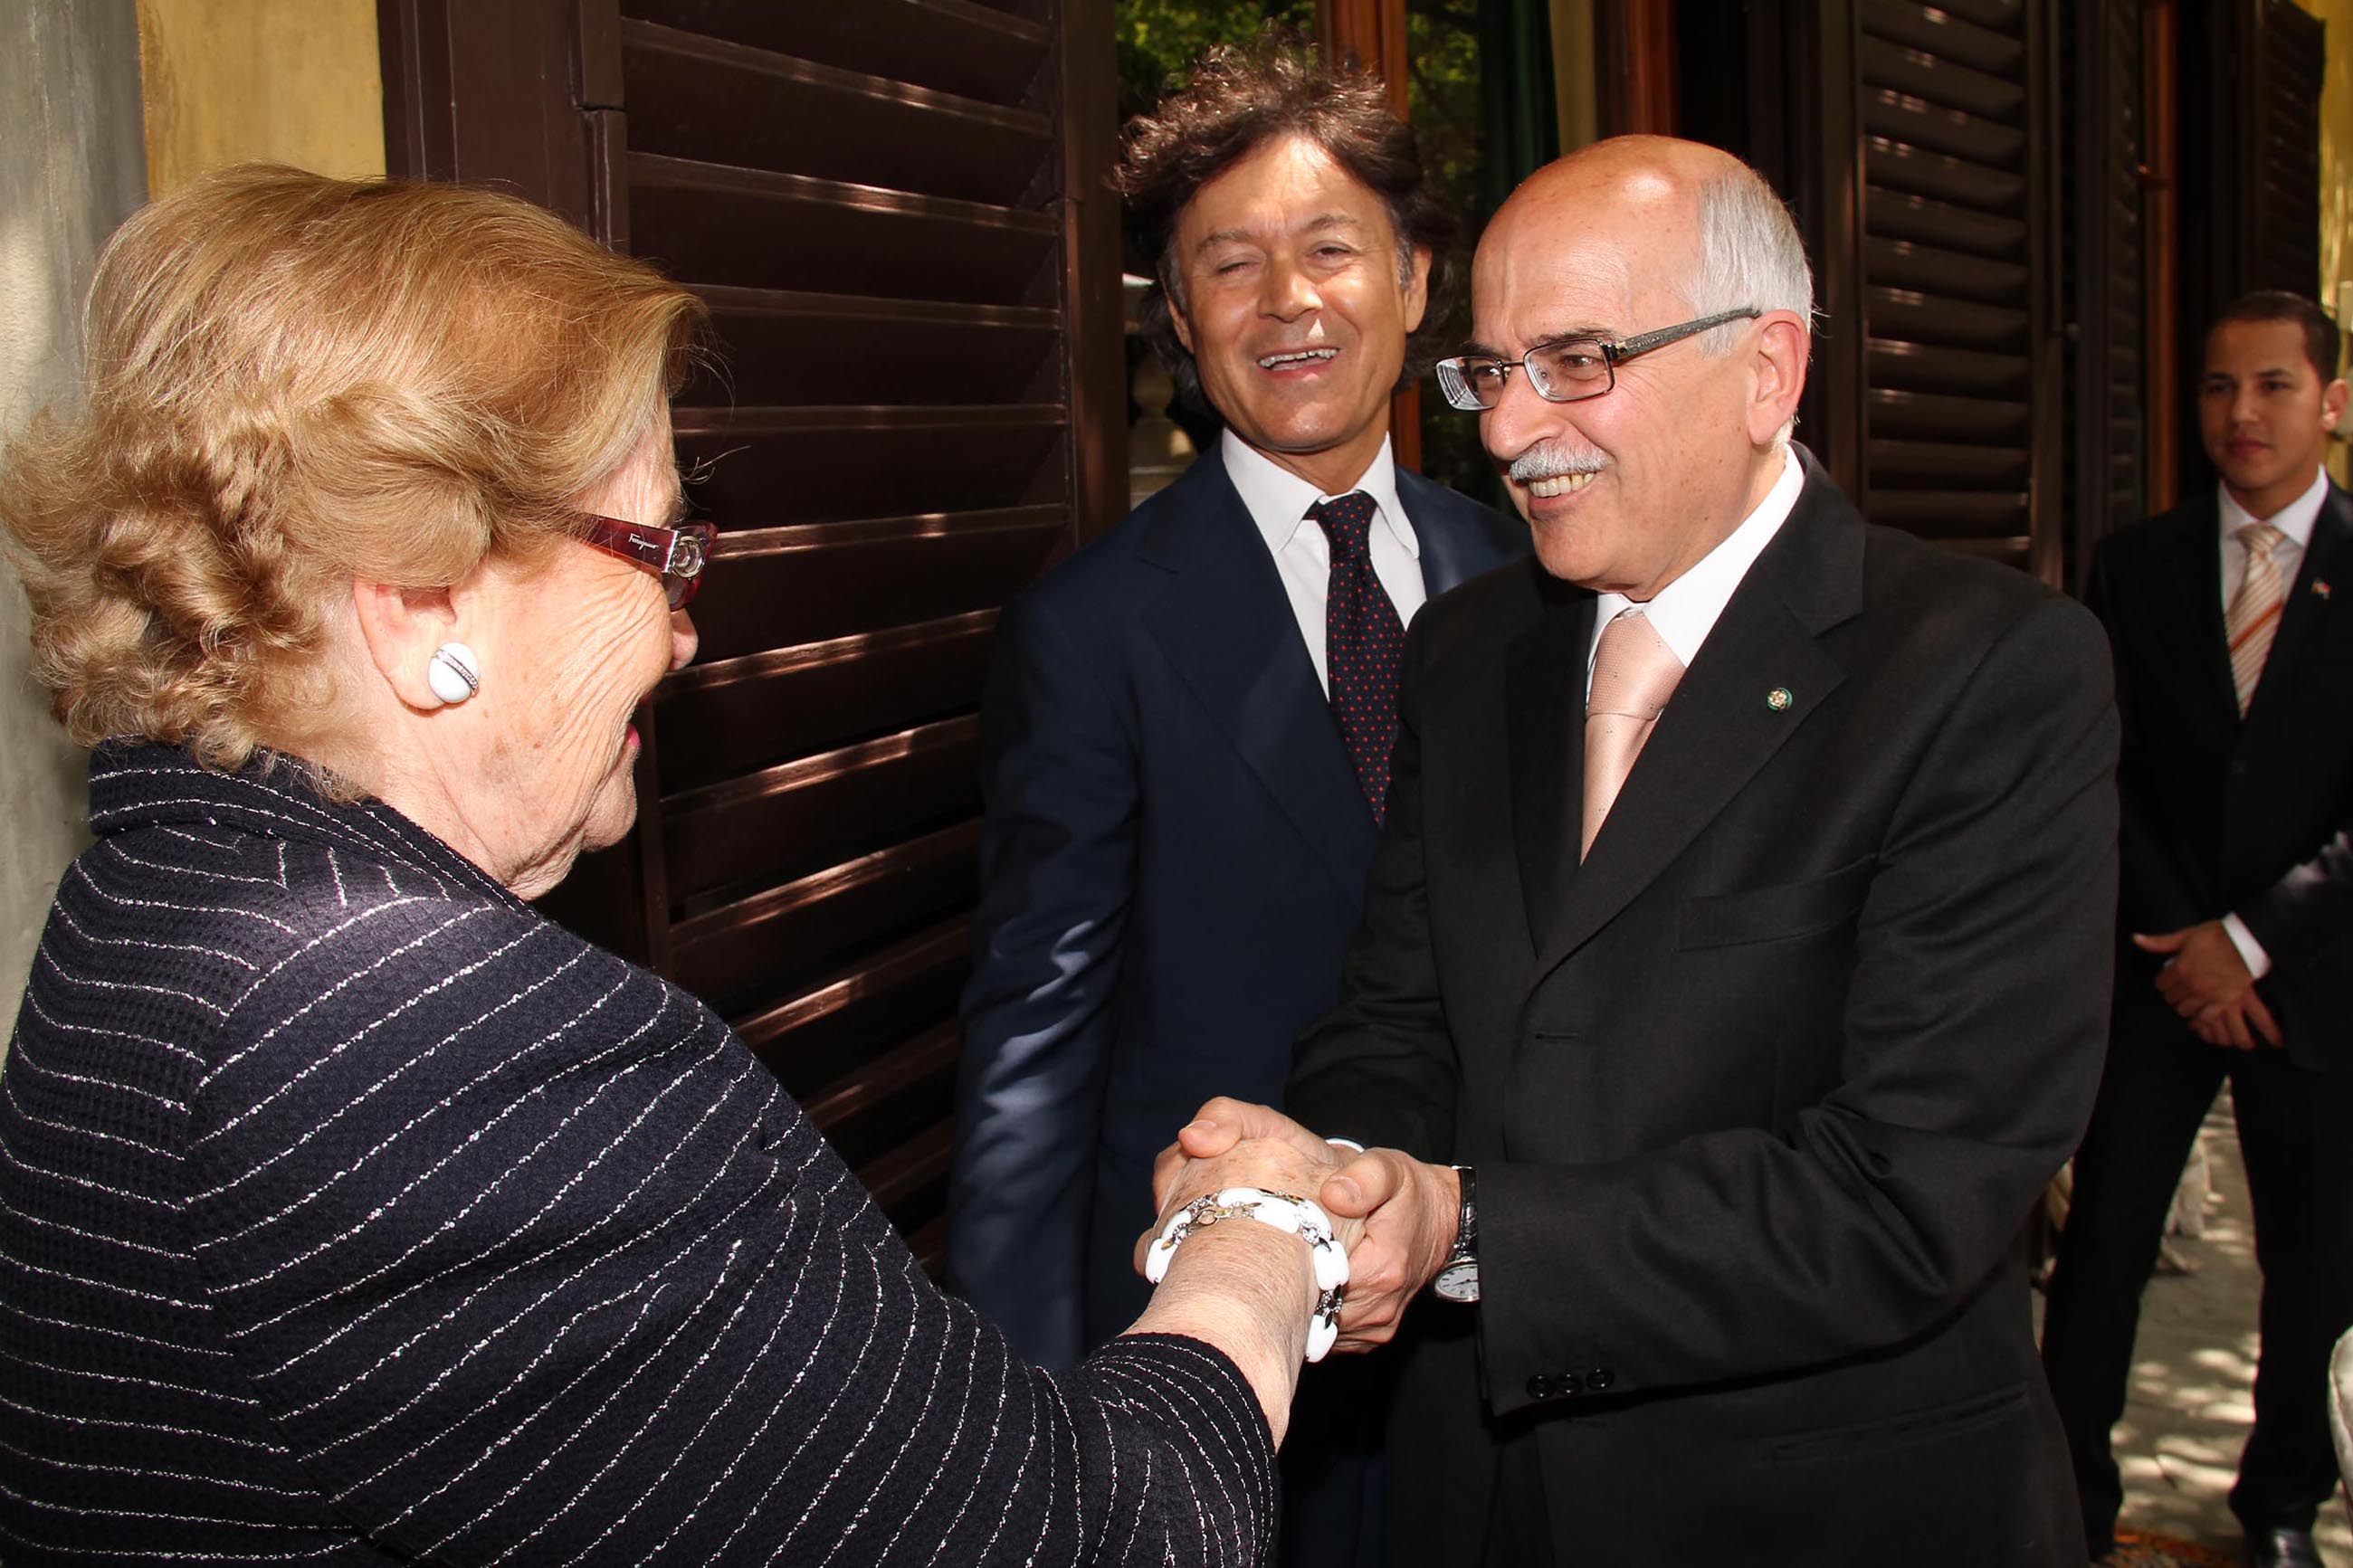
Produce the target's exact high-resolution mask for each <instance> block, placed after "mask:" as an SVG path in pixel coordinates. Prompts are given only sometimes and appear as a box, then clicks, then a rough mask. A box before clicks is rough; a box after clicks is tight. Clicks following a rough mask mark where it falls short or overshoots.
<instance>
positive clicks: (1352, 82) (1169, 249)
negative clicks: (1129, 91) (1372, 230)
mask: <svg viewBox="0 0 2353 1568" xmlns="http://www.w3.org/2000/svg"><path fill="white" fill-rule="evenodd" d="M1293 136H1297V137H1302V138H1303V139H1305V140H1306V141H1309V142H1314V144H1315V145H1316V146H1318V147H1320V148H1322V149H1323V150H1324V153H1327V154H1329V155H1330V157H1331V159H1332V161H1333V162H1334V163H1337V164H1339V165H1340V167H1341V168H1343V169H1345V170H1346V171H1347V172H1348V174H1350V176H1351V177H1353V178H1354V179H1355V180H1356V182H1357V183H1358V184H1362V185H1363V186H1364V187H1365V188H1366V190H1369V191H1371V192H1372V193H1373V195H1376V196H1377V197H1379V198H1380V202H1381V205H1382V206H1383V207H1385V208H1386V209H1387V210H1388V215H1389V226H1390V227H1391V228H1393V229H1395V230H1396V232H1397V239H1398V258H1399V259H1398V266H1399V268H1406V269H1409V268H1411V267H1412V266H1413V259H1414V252H1415V251H1416V250H1419V249H1427V250H1428V251H1429V252H1430V303H1429V308H1428V309H1427V310H1425V311H1424V313H1423V315H1422V324H1421V329H1420V331H1417V332H1416V333H1414V335H1413V336H1412V337H1411V338H1410V339H1409V340H1408V341H1407V343H1406V363H1405V374H1404V375H1403V377H1401V378H1400V381H1399V384H1400V385H1402V384H1405V382H1408V381H1410V380H1412V379H1413V378H1414V377H1415V376H1417V375H1419V374H1420V373H1421V372H1422V371H1423V370H1424V369H1426V368H1427V367H1428V359H1429V358H1430V357H1431V355H1430V347H1431V342H1432V341H1434V340H1436V339H1438V338H1440V336H1442V335H1443V334H1444V332H1445V331H1446V327H1445V323H1446V321H1447V319H1448V317H1449V315H1450V313H1451V304H1452V301H1453V287H1454V268H1453V265H1452V261H1451V257H1450V255H1449V244H1450V242H1451V240H1452V239H1453V237H1454V218H1453V215H1452V214H1451V213H1450V212H1448V211H1447V209H1446V207H1445V206H1444V205H1442V204H1441V203H1440V200H1439V197H1438V195H1437V193H1436V192H1435V191H1433V190H1432V189H1430V186H1429V185H1428V184H1425V183H1424V181H1423V179H1422V170H1421V153H1420V151H1419V148H1417V147H1416V146H1415V144H1414V139H1413V132H1412V129H1411V128H1410V127H1409V126H1408V125H1406V124H1405V122H1404V121H1400V120H1398V118H1397V116H1396V115H1394V114H1392V113H1390V112H1389V106H1388V90H1387V89H1385V88H1384V87H1383V86H1382V85H1381V79H1380V78H1378V77H1377V76H1375V75H1374V74H1373V73H1372V72H1370V71H1367V70H1365V69H1363V68H1358V67H1355V66H1345V67H1338V68H1334V67H1327V66H1324V65H1320V64H1318V63H1316V62H1315V61H1314V60H1313V59H1312V58H1308V57H1307V56H1306V55H1304V54H1303V53H1302V52H1301V51H1300V50H1298V49H1296V48H1294V47H1290V46H1289V45H1287V44H1286V43H1284V42H1283V41H1282V40H1281V39H1279V38H1275V37H1268V38H1264V39H1261V41H1260V42H1259V43H1258V44H1257V45H1255V46H1253V47H1250V48H1248V49H1241V48H1235V47H1231V46H1229V45H1225V44H1220V45H1219V46H1217V47H1214V48H1212V49H1210V50H1209V51H1208V53H1207V54H1205V55H1203V56H1202V57H1201V61H1200V64H1199V65H1198V66H1197V67H1195V68H1194V70H1193V76H1192V79H1191V80H1190V81H1188V82H1187V84H1186V85H1185V87H1184V88H1183V89H1180V90H1179V91H1177V92H1176V93H1175V94H1174V95H1172V96H1171V97H1169V98H1167V99H1166V100H1163V101H1162V102H1161V104H1160V106H1159V108H1158V110H1155V112H1153V113H1150V114H1139V115H1137V116H1136V117H1135V118H1134V120H1131V121H1128V122H1127V129H1126V131H1125V132H1124V135H1123V137H1122V139H1121V148H1120V160H1119V167H1118V169H1117V171H1116V172H1115V173H1114V174H1113V176H1112V184H1113V188H1114V189H1116V190H1117V191H1118V192H1119V193H1120V194H1121V195H1124V196H1125V197H1126V198H1127V221H1128V225H1129V228H1130V231H1131V232H1132V233H1133V234H1134V237H1135V238H1136V239H1137V241H1138V243H1139V244H1140V246H1141V247H1142V249H1143V251H1144V253H1145V255H1147V256H1150V257H1152V258H1154V261H1153V271H1154V274H1155V278H1154V283H1153V287H1152V288H1151V289H1150V290H1148V291H1147V292H1146V293H1145V297H1144V303H1143V307H1142V320H1143V327H1144V335H1145V341H1146V342H1149V343H1151V345H1152V347H1153V351H1154V352H1155V353H1157V354H1158V355H1159V356H1160V363H1163V364H1164V365H1166V366H1167V367H1168V374H1169V375H1170V376H1171V377H1172V378H1173V379H1174V380H1175V381H1176V391H1177V394H1178V395H1180V396H1182V397H1184V398H1185V399H1186V400H1187V402H1188V403H1189V404H1191V405H1193V406H1194V407H1196V408H1203V407H1206V404H1205V402H1204V400H1203V398H1202V395H1201V377H1200V373H1199V371H1198V369H1197V368H1196V367H1195V365H1194V363H1193V356H1192V354H1191V353H1189V352H1187V349H1186V347H1185V345H1184V344H1183V343H1182V342H1178V341H1177V337H1176V323H1175V321H1174V320H1173V318H1172V313H1171V311H1170V309H1169V300H1171V298H1172V297H1173V298H1174V299H1175V300H1176V302H1177V303H1178V304H1179V305H1182V304H1183V302H1184V289H1183V287H1182V282H1181V279H1179V277H1178V275H1177V270H1176V224H1177V220H1178V219H1179V218H1180V217H1181V216H1183V214H1184V211H1185V208H1186V205H1187V204H1188V203H1190V202H1191V201H1192V199H1193V197H1194V195H1195V194H1196V193H1198V191H1199V190H1200V189H1201V187H1202V186H1203V185H1206V184H1208V183H1209V182H1210V181H1212V180H1214V179H1216V178H1217V177H1218V176H1219V175H1220V174H1224V173H1225V172H1226V171H1227V170H1228V169H1230V168H1232V167H1233V166H1234V165H1235V164H1236V163H1240V162H1241V161H1242V160H1243V159H1245V158H1247V157H1249V156H1250V154H1252V153H1256V152H1257V151H1258V150H1259V149H1260V148H1261V147H1263V146H1264V145H1266V144H1267V143H1268V142H1272V141H1275V140H1277V139H1280V138H1287V137H1293ZM1406 275H1407V276H1408V277H1409V278H1410V276H1411V274H1410V271H1408V272H1407V274H1406ZM1210 412H1215V411H1214V410H1210Z"/></svg>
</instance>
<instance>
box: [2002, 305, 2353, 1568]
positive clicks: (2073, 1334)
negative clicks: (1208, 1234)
mask: <svg viewBox="0 0 2353 1568" xmlns="http://www.w3.org/2000/svg"><path fill="white" fill-rule="evenodd" d="M2345 401H2346V386H2345V383H2343V382H2342V381H2339V380H2337V328H2336V326H2335V325H2334V324H2333V323H2332V322H2330V321H2329V320H2328V318H2327V317H2326V316H2324V315H2322V314H2321V312H2320V310H2318V308H2317V307H2316V306H2314V305H2313V304H2312V303H2310V302H2309V301H2308V300H2299V299H2297V298H2296V297H2295V296H2294V295H2290V294H2257V295H2252V296H2249V297H2248V298H2247V299H2245V300H2241V301H2240V302H2239V303H2238V304H2236V305H2234V306H2232V308H2231V310H2229V311H2227V312H2226V313H2225V314H2224V316H2223V318H2222V320H2221V322H2220V323H2219V324H2218V325H2217V326H2216V327H2215V328H2214V330H2213V331H2212V332H2211V334H2210V335H2209V336H2208V338H2207V341H2206V374H2205V380H2204V384H2203V386H2202V388H2201V391H2200V421H2201V424H2202V426H2203V428H2204V433H2205V437H2206V450H2207V453H2208V455H2209V456H2211V458H2213V459H2214V465H2215V467H2216V468H2220V469H2221V474H2222V482H2221V489H2220V490H2219V491H2218V492H2216V493H2211V494H2207V495H2202V496H2200V497H2198V498H2197V499H2196V500H2192V501H2191V502H2189V504H2188V505H2187V506H2183V507H2179V508H2178V509H2176V510H2172V511H2169V512H2167V513H2166V514H2165V515H2164V516H2162V517H2156V518H2151V519H2150V520H2148V521H2147V522H2144V523H2141V524H2140V525H2138V526H2137V527H2134V528H2129V529H2126V530H2125V531H2123V532H2121V533H2119V534H2117V535H2116V537H2114V538H2113V539H2110V540H2109V541H2107V542H2105V544H2103V545H2102V546H2101V548H2100V552H2099V554H2098V556H2097V557H2096V559H2095V561H2094V566H2093V571H2092V578H2091V583H2090V585H2089V590H2088V595H2087V596H2088V598H2089V599H2090V602H2091V604H2092V606H2093V608H2094V609H2095V610H2097V611H2098V612H2099V615H2100V618H2101V620H2102V621H2104V622H2105V624H2106V626H2107V628H2108V637H2109V639H2110V640H2111V642H2113V643H2114V645H2115V648H2116V690H2117V696H2118V700H2119V702H2120V703H2121V705H2122V708H2123V711H2124V764H2123V769H2122V772H2121V773H2120V774H2119V786H2120V790H2121V794H2122V795H2123V800H2124V886H2123V902H2122V908H2121V910H2120V917H2121V919H2120V924H2121V926H2122V929H2123V931H2125V932H2126V933H2133V934H2132V941H2131V942H2129V943H2127V944H2123V945H2122V946H2121V949H2120V952H2121V956H2120V958H2119V960H2118V965H2117V970H2116V1007H2115V1024H2114V1027H2113V1031H2112V1034H2111V1036H2110V1040H2109V1046H2108V1062H2107V1071H2106V1075H2105V1078H2104V1079H2102V1081H2101V1085H2100V1098H2099V1100H2098V1103H2097V1105H2096V1107H2095V1109H2094V1111H2093V1115H2092V1126H2091V1131H2090V1132H2089V1133H2087V1134H2086V1135H2085V1137H2084V1147H2083V1151H2082V1152H2080V1153H2079V1154H2077V1155H2076V1157H2075V1187H2074V1198H2073V1205H2072V1206H2071V1208H2070V1211H2069V1214H2068V1220H2067V1229H2066V1234H2065V1235H2064V1236H2063V1237H2062V1238H2061V1241H2060V1246H2059V1260H2058V1268H2057V1271H2056V1272H2055V1273H2054V1274H2053V1276H2052V1283H2051V1302H2050V1309H2049V1315H2048V1319H2047V1321H2046V1323H2045V1328H2044V1342H2043V1361H2044V1363H2045V1364H2046V1365H2047V1366H2048V1368H2049V1370H2050V1373H2051V1384H2052V1392H2053V1393H2054V1394H2057V1396H2058V1399H2059V1407H2060V1410H2061V1412H2062V1414H2063V1415H2064V1416H2065V1418H2066V1422H2067V1429H2068V1436H2069V1439H2070V1444H2071V1447H2073V1453H2074V1459H2075V1472H2076V1480H2077V1484H2078V1485H2079V1487H2080V1488H2081V1489H2082V1494H2083V1504H2084V1531H2085V1533H2086V1535H2087V1536H2088V1537H2089V1540H2090V1544H2091V1548H2092V1553H2093V1555H2094V1556H2098V1555H2100V1554H2101V1553H2103V1552H2105V1551H2106V1550H2107V1548H2108V1546H2109V1544H2110V1537H2111V1532H2112V1531H2114V1530H2115V1528H2116V1510H2117V1505H2118V1503H2119V1502H2120V1500H2121V1499H2122V1489H2121V1487H2120V1484H2119V1481H2118V1477H2117V1471H2116V1459H2115V1457H2114V1456H2113V1454H2112V1453H2111V1452H2110V1449H2109V1437H2108V1432H2109V1428H2110V1427H2111V1426H2114V1425H2115V1424H2116V1418H2117V1417H2118V1416H2119V1415H2122V1414H2123V1413H2124V1404H2125V1382H2126V1375H2127V1373H2129V1371H2130V1369H2131V1364H2132V1348H2133V1333H2134V1330H2135V1327H2136V1325H2137V1322H2138V1321H2139V1315H2140V1295H2141V1288H2142V1286H2143V1285H2144V1284H2145V1283H2146V1282H2147V1279H2148V1276H2149V1270H2150V1268H2152V1267H2153V1265H2154V1264H2155V1262H2156V1259H2157V1249H2158V1239H2159V1237H2160V1235H2161V1233H2162V1230H2163V1228H2164V1224H2165V1215H2166V1211H2167V1209H2168V1205H2169V1204H2170V1202H2171V1198H2172V1194H2173V1187H2174V1183H2175V1181H2176V1180H2177V1178H2178V1177H2179V1175H2180V1173H2181V1164H2182V1161H2183V1159H2184V1157H2185V1156H2186V1155H2187V1154H2188V1152H2189V1145H2190V1142H2191V1140H2193V1139H2194V1138H2195V1137H2196V1136H2197V1133H2198V1126H2199V1123H2200V1121H2203V1120H2204V1119H2205V1115H2206V1110H2207V1108H2208V1106H2210V1105H2211V1103H2212V1102H2213V1100H2214V1094H2215V1090H2216V1089H2219V1088H2220V1087H2221V1082H2222V1080H2223V1079H2224V1078H2225V1077H2227V1078H2229V1079H2230V1081H2231V1100H2232V1107H2233V1109H2234V1110H2235V1111H2236V1112H2237V1116H2238V1123H2239V1142H2240V1147H2241V1148H2242V1151H2243V1152H2244V1154H2245V1158H2246V1163H2247V1185H2248V1188H2249V1191H2250V1194H2251V1195H2252V1197H2253V1205H2254V1218H2255V1251H2256V1257H2257V1258H2258V1260H2259V1261H2260V1262H2261V1263H2262V1265H2263V1307H2262V1329H2263V1360H2262V1364H2261V1368H2260V1370H2259V1372H2258V1373H2257V1376H2256V1379H2255V1427H2254V1432H2253V1436H2250V1438H2249V1439H2248V1442H2247V1447H2246V1452H2245V1453H2244V1455H2243V1456H2242V1458H2241V1460H2240V1465H2239V1480H2238V1485H2237V1486H2236V1487H2235V1488H2233V1489H2232V1493H2231V1507H2232V1510H2233V1511H2235V1512H2236V1513H2237V1514H2238V1516H2239V1519H2240V1521H2241V1522H2242V1523H2243V1524H2244V1525H2245V1527H2246V1531H2247V1545H2248V1552H2249V1556H2250V1558H2251V1560H2252V1561H2253V1562H2255V1563H2259V1564H2263V1565H2264V1568H2269V1565H2270V1564H2272V1563H2312V1564H2317V1563H2319V1561H2320V1559H2319V1558H2318V1557H2317V1556H2316V1555H2314V1554H2313V1550H2312V1542H2311V1531H2312V1524H2313V1518H2314V1515H2315V1513H2316V1510H2318V1508H2319V1506H2320V1504H2321V1503H2322V1502H2323V1501H2325V1500H2327V1497H2328V1495H2329V1494H2330V1493H2331V1492H2332V1491H2334V1490H2335V1489H2336V1484H2337V1468H2336V1464H2335V1462H2334V1459H2333V1457H2332V1455H2331V1452H2330V1443H2329V1431H2328V1417H2327V1363H2328V1353H2329V1346H2330V1344H2331V1343H2332V1342H2333V1341H2334V1340H2335V1339H2336V1337H2337V1334H2338V1333H2340V1332H2342V1331H2344V1329H2345V1328H2346V1327H2347V1325H2348V1322H2349V1321H2353V1303H2348V1300H2347V1297H2346V1294H2345V1289H2344V1286H2345V1278H2344V1268H2343V1266H2344V1264H2345V1262H2346V1259H2347V1253H2348V1249H2353V1181H2348V1173H2347V1170H2346V1165H2345V1159H2344V1151H2345V1145H2346V1144H2347V1142H2348V1141H2353V1082H2348V1080H2353V841H2348V837H2347V832H2348V827H2353V498H2348V496H2347V494H2346V492H2345V491H2343V490H2342V489H2337V487H2336V486H2335V485H2333V484H2331V483H2330V482H2329V480H2328V477H2327V474H2326V473H2325V472H2324V471H2323V470H2322V468H2321V466H2320V464H2321V458H2322V456H2323V455H2324V451H2325V449H2326V447H2327V439H2328V434H2327V433H2328V432H2329V431H2330V430H2331V429H2333V428H2335V426H2336V425H2337V420H2338V418H2339V417H2340V416H2342V414H2343V412H2344V408H2345ZM2340 601H2342V602H2340Z"/></svg>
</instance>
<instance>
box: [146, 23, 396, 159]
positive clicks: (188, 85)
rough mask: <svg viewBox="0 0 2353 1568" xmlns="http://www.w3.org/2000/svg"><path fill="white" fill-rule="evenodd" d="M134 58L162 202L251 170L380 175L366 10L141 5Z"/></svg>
mask: <svg viewBox="0 0 2353 1568" xmlns="http://www.w3.org/2000/svg"><path fill="white" fill-rule="evenodd" d="M139 57H140V64H141V67H142V71H143V74H144V77H145V82H146V100H147V179H148V184H149V186H150V187H151V188H152V189H153V192H154V194H155V195H159V196H160V195H164V193H165V192H167V191H172V190H175V189H177V188H178V187H179V186H180V185H182V184H185V183H186V182H187V180H188V179H189V178H190V177H191V176H193V175H195V174H202V173H204V172H205V171H206V170H207V169H216V168H219V167H220V166H221V165H222V164H224V163H244V162H246V161H248V160H250V159H267V160H269V161H270V162H273V163H292V164H294V165H296V166H297V167H299V168H304V169H309V170H311V171H312V172H313V173H316V174H335V175H339V176H342V177H344V178H351V179H357V178H363V177H365V176H368V175H375V174H383V173H384V83H383V77H382V72H381V69H380V68H379V66H378V64H377V59H376V47H375V0H139Z"/></svg>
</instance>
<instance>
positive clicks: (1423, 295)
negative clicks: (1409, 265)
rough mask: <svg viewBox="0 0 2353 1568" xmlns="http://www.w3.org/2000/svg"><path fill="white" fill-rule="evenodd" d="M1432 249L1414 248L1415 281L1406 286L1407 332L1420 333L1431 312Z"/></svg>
mask: <svg viewBox="0 0 2353 1568" xmlns="http://www.w3.org/2000/svg"><path fill="white" fill-rule="evenodd" d="M1429 312H1430V247H1428V246H1426V245H1417V246H1415V247H1413V281H1412V282H1410V283H1409V284H1407V285H1406V290H1405V330H1406V331H1408V332H1418V331H1420V330H1421V319H1422V317H1424V316H1425V315H1427V314H1429Z"/></svg>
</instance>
